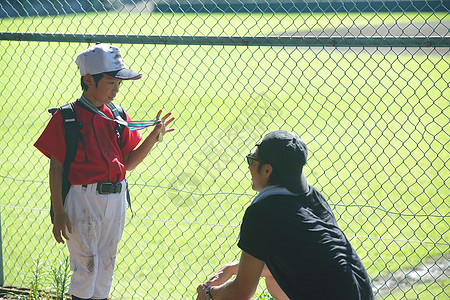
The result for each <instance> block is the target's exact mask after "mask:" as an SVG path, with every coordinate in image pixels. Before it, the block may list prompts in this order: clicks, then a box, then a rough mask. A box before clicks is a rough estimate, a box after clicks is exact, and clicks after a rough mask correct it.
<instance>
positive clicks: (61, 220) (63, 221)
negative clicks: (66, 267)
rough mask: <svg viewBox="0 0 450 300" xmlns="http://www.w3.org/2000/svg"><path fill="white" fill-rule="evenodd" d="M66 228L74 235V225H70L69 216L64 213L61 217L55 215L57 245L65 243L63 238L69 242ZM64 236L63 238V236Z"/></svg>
mask: <svg viewBox="0 0 450 300" xmlns="http://www.w3.org/2000/svg"><path fill="white" fill-rule="evenodd" d="M66 227H67V230H68V232H69V233H72V225H71V224H70V221H69V218H68V217H67V214H66V213H65V212H64V213H63V214H60V215H55V218H54V220H53V236H54V237H55V240H56V242H57V243H63V244H64V239H63V237H64V238H65V239H66V240H68V239H69V237H68V235H67V232H66ZM61 234H62V236H61Z"/></svg>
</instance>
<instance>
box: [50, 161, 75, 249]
mask: <svg viewBox="0 0 450 300" xmlns="http://www.w3.org/2000/svg"><path fill="white" fill-rule="evenodd" d="M62 174H63V164H62V163H61V162H59V161H58V160H57V159H56V158H55V157H53V156H52V157H50V171H49V175H50V176H49V177H50V178H49V183H50V194H51V199H52V206H53V212H54V214H55V217H54V220H53V236H54V237H55V240H56V242H58V243H63V244H64V240H63V238H62V236H64V238H65V239H66V240H68V239H69V238H68V236H67V232H66V226H67V230H68V231H69V232H70V233H71V232H72V226H71V224H70V221H69V218H68V217H67V214H66V211H65V210H64V206H63V201H62ZM61 234H62V236H61Z"/></svg>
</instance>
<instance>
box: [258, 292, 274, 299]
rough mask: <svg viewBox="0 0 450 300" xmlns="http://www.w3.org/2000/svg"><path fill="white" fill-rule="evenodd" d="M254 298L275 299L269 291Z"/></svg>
mask: <svg viewBox="0 0 450 300" xmlns="http://www.w3.org/2000/svg"><path fill="white" fill-rule="evenodd" d="M253 299H256V300H274V299H273V298H272V296H270V294H269V293H267V292H264V293H262V294H256V295H255V297H253Z"/></svg>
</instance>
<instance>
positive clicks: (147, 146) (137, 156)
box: [124, 110, 175, 171]
mask: <svg viewBox="0 0 450 300" xmlns="http://www.w3.org/2000/svg"><path fill="white" fill-rule="evenodd" d="M161 112H162V111H161V110H160V111H159V112H158V114H157V115H156V120H159V118H160V117H161ZM170 115H171V113H168V114H166V115H165V116H164V117H162V119H161V122H159V123H158V124H157V125H156V126H155V128H153V130H152V132H151V133H150V134H149V135H148V136H147V137H146V138H145V140H144V141H143V142H142V143H141V144H140V145H139V147H137V148H136V149H134V150H133V151H131V152H130V154H128V155H126V156H125V157H124V164H125V167H126V168H127V170H128V171H130V170H133V169H134V168H136V166H137V165H138V164H140V163H141V162H142V161H143V160H144V158H145V157H146V156H147V154H148V153H149V152H150V150H151V149H152V148H153V146H154V145H155V144H156V142H158V141H159V138H158V137H159V136H160V135H161V136H163V135H164V134H166V133H167V132H171V131H174V130H175V129H173V128H170V129H167V126H168V125H169V124H170V123H172V121H173V120H174V119H175V118H173V117H172V118H170V119H169V120H167V118H169V117H170Z"/></svg>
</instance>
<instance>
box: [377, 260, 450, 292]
mask: <svg viewBox="0 0 450 300" xmlns="http://www.w3.org/2000/svg"><path fill="white" fill-rule="evenodd" d="M448 278H450V256H443V257H441V258H439V259H437V260H429V261H428V260H427V261H426V262H424V263H423V264H420V265H417V266H415V267H414V268H410V269H404V270H399V271H397V272H395V273H388V274H384V275H381V276H379V277H378V278H375V279H374V280H373V282H372V285H373V288H374V290H375V293H376V294H375V296H376V297H378V298H381V299H383V298H385V297H386V296H387V295H390V294H393V293H395V292H400V291H406V290H409V289H410V288H412V287H413V286H414V285H416V284H417V285H419V284H424V283H432V282H437V281H439V280H445V279H448Z"/></svg>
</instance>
